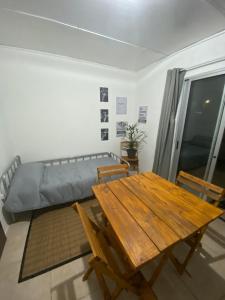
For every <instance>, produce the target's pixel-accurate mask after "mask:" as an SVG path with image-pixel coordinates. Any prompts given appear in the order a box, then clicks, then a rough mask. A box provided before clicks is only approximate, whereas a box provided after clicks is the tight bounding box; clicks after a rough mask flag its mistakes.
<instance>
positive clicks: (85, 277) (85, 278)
mask: <svg viewBox="0 0 225 300" xmlns="http://www.w3.org/2000/svg"><path fill="white" fill-rule="evenodd" d="M92 271H93V268H92V267H89V268H88V270H87V271H86V272H85V274H84V276H83V279H82V280H83V281H85V280H87V279H88V277H89V276H90V274H91V272H92Z"/></svg>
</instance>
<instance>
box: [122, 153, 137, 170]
mask: <svg viewBox="0 0 225 300" xmlns="http://www.w3.org/2000/svg"><path fill="white" fill-rule="evenodd" d="M121 158H122V159H124V160H126V161H127V162H128V163H129V164H130V170H131V171H136V172H137V173H139V162H138V157H137V156H136V157H134V158H130V157H128V156H121Z"/></svg>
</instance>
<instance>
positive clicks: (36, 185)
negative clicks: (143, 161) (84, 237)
mask: <svg viewBox="0 0 225 300" xmlns="http://www.w3.org/2000/svg"><path fill="white" fill-rule="evenodd" d="M118 163H121V159H120V158H119V157H118V156H117V155H115V154H113V153H108V152H103V153H95V154H89V155H83V156H77V157H70V158H60V159H54V160H46V161H40V162H32V163H25V164H21V160H20V157H19V156H17V157H16V158H15V159H14V160H13V162H12V163H11V165H10V166H9V168H8V169H7V170H6V171H5V172H4V174H3V175H2V176H1V178H0V185H1V191H2V194H3V201H4V208H5V210H6V211H8V212H10V213H18V212H24V211H29V210H34V209H40V208H43V207H47V206H52V205H56V204H61V203H66V202H70V201H76V200H80V199H84V198H87V197H89V196H91V195H92V190H91V187H92V185H93V184H96V175H97V171H96V169H97V167H98V166H105V165H112V164H118ZM124 163H126V162H125V161H124Z"/></svg>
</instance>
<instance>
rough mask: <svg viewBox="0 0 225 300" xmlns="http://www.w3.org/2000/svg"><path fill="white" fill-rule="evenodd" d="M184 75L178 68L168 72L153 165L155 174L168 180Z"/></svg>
mask: <svg viewBox="0 0 225 300" xmlns="http://www.w3.org/2000/svg"><path fill="white" fill-rule="evenodd" d="M184 75H185V71H184V70H181V69H178V68H176V69H172V70H168V72H167V78H166V86H165V90H164V96H163V104H162V111H161V116H160V123H159V130H158V136H157V142H156V150H155V159H154V164H153V172H155V173H157V174H159V175H160V176H162V177H164V178H166V179H167V178H168V176H169V169H170V160H171V155H172V145H173V136H174V129H175V118H176V113H177V107H178V103H179V98H180V94H181V89H182V84H183V80H184Z"/></svg>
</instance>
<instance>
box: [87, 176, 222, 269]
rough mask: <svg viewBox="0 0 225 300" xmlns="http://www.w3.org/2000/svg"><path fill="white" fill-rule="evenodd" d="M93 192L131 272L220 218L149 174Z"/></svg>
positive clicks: (219, 212) (217, 212)
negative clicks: (127, 261)
mask: <svg viewBox="0 0 225 300" xmlns="http://www.w3.org/2000/svg"><path fill="white" fill-rule="evenodd" d="M93 192H94V194H95V196H96V198H97V200H98V202H99V204H100V206H101V208H102V210H103V212H104V214H105V216H106V218H107V219H108V221H109V223H110V225H111V227H112V229H113V232H114V234H115V236H116V238H117V239H118V241H119V243H120V245H121V247H122V249H123V251H124V252H125V254H126V255H127V258H128V260H129V262H130V264H131V266H132V267H133V268H134V269H138V268H141V267H142V266H143V265H144V264H146V263H147V262H149V261H150V260H152V259H154V258H155V257H157V256H158V255H159V254H160V253H162V252H165V251H166V250H168V249H169V248H170V247H172V246H173V245H174V244H176V243H178V242H179V241H182V240H184V239H186V238H188V237H189V236H191V235H192V234H193V233H195V232H196V231H198V230H199V229H200V228H202V227H204V226H205V225H207V224H208V223H210V222H211V221H213V220H214V219H216V218H218V217H219V216H220V215H222V214H223V211H222V210H220V209H218V208H217V207H214V206H213V205H211V204H209V203H207V202H206V201H204V200H202V199H200V198H198V197H197V196H195V195H193V194H191V193H190V192H188V191H186V190H185V189H183V188H181V187H179V186H177V185H175V184H174V183H171V182H169V181H168V180H166V179H163V178H161V177H160V176H158V175H156V174H154V173H151V172H146V173H141V174H138V175H134V176H130V177H125V178H122V179H119V180H115V181H111V182H108V183H105V184H100V185H96V186H94V187H93Z"/></svg>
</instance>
